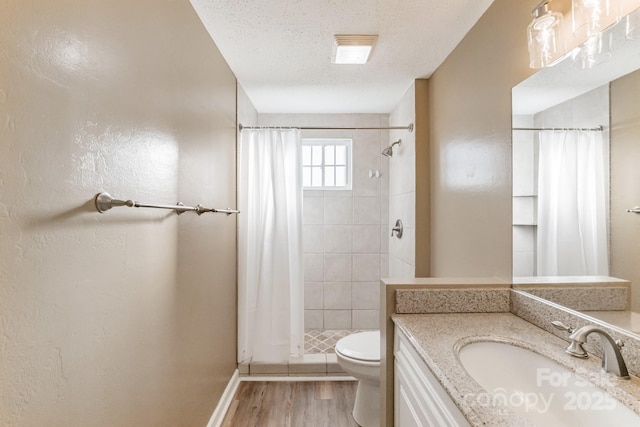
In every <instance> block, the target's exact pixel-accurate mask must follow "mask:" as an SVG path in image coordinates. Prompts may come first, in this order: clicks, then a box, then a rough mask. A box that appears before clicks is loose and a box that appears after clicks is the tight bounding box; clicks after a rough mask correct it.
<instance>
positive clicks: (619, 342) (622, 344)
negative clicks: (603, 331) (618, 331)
mask: <svg viewBox="0 0 640 427" xmlns="http://www.w3.org/2000/svg"><path fill="white" fill-rule="evenodd" d="M614 343H616V346H617V347H618V350H622V347H624V342H623V341H622V340H621V339H617V340H615V341H614Z"/></svg>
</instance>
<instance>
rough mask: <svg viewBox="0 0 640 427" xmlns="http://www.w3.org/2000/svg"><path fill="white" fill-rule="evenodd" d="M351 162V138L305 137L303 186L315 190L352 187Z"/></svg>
mask: <svg viewBox="0 0 640 427" xmlns="http://www.w3.org/2000/svg"><path fill="white" fill-rule="evenodd" d="M350 163H351V140H350V139H304V140H303V147H302V176H303V187H304V188H306V189H313V190H337V189H340V190H348V189H351V165H350Z"/></svg>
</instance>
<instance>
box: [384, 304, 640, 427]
mask: <svg viewBox="0 0 640 427" xmlns="http://www.w3.org/2000/svg"><path fill="white" fill-rule="evenodd" d="M393 321H394V322H395V324H396V325H397V326H398V327H399V328H400V329H401V330H402V331H403V332H404V334H405V335H406V336H407V337H408V338H409V341H410V342H411V343H412V344H413V346H414V348H415V349H416V351H417V352H418V354H419V355H420V357H421V358H422V359H423V360H424V362H425V363H426V364H427V366H428V367H429V369H431V371H432V372H433V374H434V375H435V376H436V378H438V380H439V381H440V383H441V384H442V386H443V387H444V388H445V390H446V391H447V393H449V395H450V396H451V397H452V398H453V400H454V402H455V403H456V405H457V406H458V407H459V408H460V410H461V411H462V413H463V414H464V415H465V417H466V418H467V420H468V421H469V423H470V424H471V425H472V426H495V427H502V426H504V427H515V426H531V425H532V424H531V423H530V422H528V421H526V420H525V419H524V418H522V417H521V416H520V415H518V414H516V413H514V412H511V411H509V410H505V409H504V407H491V406H483V405H480V404H478V403H477V402H476V401H474V400H473V399H468V398H465V396H473V395H476V396H477V395H481V394H483V393H486V391H485V390H484V389H483V388H482V387H480V385H478V384H477V383H476V382H475V381H474V380H473V379H472V378H471V377H470V376H469V374H467V372H466V371H465V369H464V368H463V367H462V364H461V363H460V359H459V358H458V355H457V354H458V351H459V349H460V348H462V347H463V346H464V345H466V344H469V343H472V342H477V341H499V342H507V343H512V344H515V345H517V346H519V347H523V348H526V349H529V350H532V351H535V352H537V353H540V354H542V355H544V356H546V357H548V358H549V359H551V360H553V361H555V362H557V363H558V364H560V365H563V366H565V367H566V368H568V369H570V370H572V371H578V372H579V375H580V376H582V377H583V378H586V379H588V380H589V381H591V382H592V383H593V384H595V385H597V386H599V387H601V388H602V389H604V390H606V391H607V392H608V393H609V394H610V395H612V396H613V397H614V398H616V399H617V400H619V401H620V402H622V403H624V404H625V405H626V406H627V407H629V408H630V409H631V410H633V411H634V412H635V413H637V414H640V379H639V378H637V377H632V379H631V380H623V379H618V378H616V377H615V376H612V375H608V374H606V375H605V374H601V371H600V359H598V358H595V357H589V358H588V359H578V358H575V357H572V356H570V355H568V354H566V353H565V352H564V350H565V348H566V347H567V342H566V341H564V340H562V339H560V338H557V337H555V336H553V335H552V334H549V333H548V332H545V331H544V330H542V329H540V328H538V327H536V326H535V325H533V324H531V323H529V322H527V321H525V320H523V319H521V318H519V317H517V316H515V315H513V314H511V313H466V314H395V315H393Z"/></svg>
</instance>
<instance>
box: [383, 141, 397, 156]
mask: <svg viewBox="0 0 640 427" xmlns="http://www.w3.org/2000/svg"><path fill="white" fill-rule="evenodd" d="M401 143H402V140H401V139H399V140H397V141H396V142H394V143H393V144H391V145H390V146H388V147H387V148H385V149H384V150H382V155H383V156H387V157H393V146H394V145H400V144H401Z"/></svg>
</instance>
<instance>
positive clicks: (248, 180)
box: [238, 129, 304, 363]
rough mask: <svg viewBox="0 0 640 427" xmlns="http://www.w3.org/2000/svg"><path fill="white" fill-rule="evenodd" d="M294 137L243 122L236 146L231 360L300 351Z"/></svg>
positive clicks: (298, 180) (298, 174)
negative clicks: (235, 303)
mask: <svg viewBox="0 0 640 427" xmlns="http://www.w3.org/2000/svg"><path fill="white" fill-rule="evenodd" d="M301 152H302V148H301V140H300V131H299V130H297V129H290V130H282V129H259V130H248V129H245V130H243V131H242V133H241V139H240V146H239V150H238V169H239V174H238V205H239V209H240V211H241V212H242V213H241V215H239V216H238V218H239V220H238V361H239V362H240V363H247V362H250V361H253V362H256V361H259V362H284V361H287V360H289V357H290V356H301V355H302V354H303V352H304V300H303V298H304V294H303V292H304V282H303V280H304V279H303V271H304V270H303V258H302V168H301V166H300V165H301Z"/></svg>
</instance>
